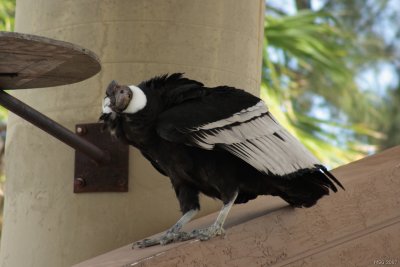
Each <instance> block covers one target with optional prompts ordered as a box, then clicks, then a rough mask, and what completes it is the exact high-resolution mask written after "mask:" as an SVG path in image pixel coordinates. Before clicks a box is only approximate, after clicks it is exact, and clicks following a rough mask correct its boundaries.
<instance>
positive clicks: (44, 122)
mask: <svg viewBox="0 0 400 267" xmlns="http://www.w3.org/2000/svg"><path fill="white" fill-rule="evenodd" d="M0 105H2V106H3V107H5V108H6V109H8V110H10V111H11V112H13V113H15V114H17V115H18V116H20V117H21V118H23V119H25V120H27V121H29V122H30V123H32V124H33V125H35V126H37V127H39V128H40V129H42V130H43V131H45V132H47V133H49V134H50V135H52V136H54V137H55V138H57V139H58V140H60V141H62V142H64V143H65V144H67V145H68V146H70V147H72V148H74V149H76V150H79V151H82V152H83V153H85V154H86V155H87V156H89V157H90V158H92V159H94V160H95V161H96V162H97V163H100V164H104V163H107V162H109V161H110V158H109V155H108V154H107V153H106V152H105V151H103V150H101V149H100V148H98V147H97V146H95V145H93V144H92V143H90V142H88V141H86V140H84V139H83V138H81V137H79V136H77V135H76V134H75V133H73V132H71V131H70V130H68V129H67V128H65V127H64V126H62V125H60V124H58V123H57V122H55V121H53V120H52V119H50V118H48V117H46V116H45V115H43V114H42V113H40V112H39V111H37V110H35V109H33V108H32V107H30V106H28V105H27V104H25V103H24V102H22V101H20V100H18V99H16V98H15V97H13V96H11V95H10V94H8V93H6V92H4V91H3V90H0Z"/></svg>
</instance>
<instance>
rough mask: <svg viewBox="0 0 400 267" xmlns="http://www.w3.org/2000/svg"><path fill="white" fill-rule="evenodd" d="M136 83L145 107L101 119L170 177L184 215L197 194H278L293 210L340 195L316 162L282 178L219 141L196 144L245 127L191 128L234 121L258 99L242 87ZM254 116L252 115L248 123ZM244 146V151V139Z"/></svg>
mask: <svg viewBox="0 0 400 267" xmlns="http://www.w3.org/2000/svg"><path fill="white" fill-rule="evenodd" d="M138 87H139V88H141V89H142V91H143V92H144V94H145V95H146V98H147V103H146V106H145V107H144V108H143V109H142V110H140V111H138V112H137V113H134V114H125V113H116V114H115V115H114V116H110V115H109V114H103V115H102V116H101V119H102V120H103V121H104V122H105V124H106V125H107V127H108V128H109V129H110V130H112V131H113V132H115V133H116V135H117V136H118V137H119V138H120V139H122V140H123V141H125V142H127V143H128V144H131V145H133V146H135V147H137V148H138V149H139V150H140V151H141V152H142V154H143V155H144V156H145V157H146V159H148V160H149V161H150V162H151V163H152V165H153V166H154V167H155V168H156V169H157V170H158V171H159V172H160V173H162V174H163V175H166V176H168V177H169V178H170V179H171V183H172V185H173V187H174V189H175V193H176V196H177V198H178V200H179V203H180V206H181V210H182V212H186V211H188V210H190V209H193V208H198V207H199V200H198V194H199V193H203V194H205V195H208V196H210V197H213V198H219V199H221V200H222V201H223V202H224V203H227V202H228V201H229V200H230V199H231V198H232V196H233V195H234V194H235V191H239V195H238V197H237V199H236V202H235V203H245V202H247V201H249V200H251V199H254V198H256V197H257V196H258V195H274V196H280V197H282V198H283V199H284V200H286V201H287V202H288V203H290V204H291V205H293V206H295V207H310V206H312V205H314V204H315V203H316V202H317V200H318V199H320V198H321V197H323V196H324V195H328V194H329V191H330V190H331V191H333V192H336V191H337V188H336V186H335V183H336V184H337V185H339V186H340V187H341V188H343V186H342V185H341V184H340V182H339V181H338V180H337V179H336V178H335V177H334V176H333V175H332V174H331V173H330V172H329V171H328V170H327V169H326V168H325V167H324V166H322V165H319V164H316V165H311V166H309V167H306V168H298V169H296V171H294V172H291V173H287V174H285V175H277V174H276V173H272V172H262V171H259V170H257V169H256V168H255V167H254V166H253V165H251V164H249V163H248V162H246V161H245V160H243V159H241V158H239V157H237V156H236V155H235V154H234V153H231V152H230V151H229V150H228V149H226V146H227V144H223V143H221V144H218V143H217V144H215V147H213V148H212V149H210V150H206V149H204V148H202V147H201V146H199V145H198V144H197V143H196V142H197V141H198V140H199V139H200V138H202V137H204V136H207V135H208V136H213V135H216V134H217V133H218V132H219V131H220V130H227V129H228V130H229V129H231V128H232V127H234V126H235V125H243V127H246V125H247V124H246V123H247V122H244V121H241V122H235V121H233V122H232V123H231V124H230V125H228V126H226V127H222V129H218V128H212V129H208V130H207V129H206V130H204V131H199V132H198V133H196V135H195V134H192V132H191V129H194V128H196V127H201V126H202V125H205V124H208V123H213V122H215V121H219V120H223V119H226V118H229V117H231V116H233V115H234V114H237V113H238V112H241V111H243V110H246V109H248V108H251V107H253V106H255V105H256V104H257V103H258V102H259V101H260V99H259V98H257V97H255V96H253V95H251V94H249V93H247V92H245V91H243V90H240V89H236V88H233V87H228V86H220V87H215V88H207V87H204V85H203V84H202V83H200V82H198V81H194V80H190V79H187V78H184V77H183V76H182V74H181V73H175V74H171V75H162V76H158V77H155V78H153V79H150V80H147V81H144V82H142V83H140V84H139V85H138ZM264 115H265V114H261V115H259V116H260V117H261V116H264ZM268 116H269V115H268ZM272 119H273V118H272ZM251 120H254V118H251V119H250V120H249V121H248V122H249V123H250V121H251ZM273 120H274V119H273ZM276 123H277V122H276ZM229 127H230V128H229ZM273 135H274V138H275V139H274V140H276V142H282V143H283V142H285V138H284V137H283V136H281V134H280V133H278V132H274V133H273ZM243 147H244V148H246V144H245V143H244V144H243ZM246 149H249V148H246Z"/></svg>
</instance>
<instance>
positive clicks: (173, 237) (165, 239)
mask: <svg viewBox="0 0 400 267" xmlns="http://www.w3.org/2000/svg"><path fill="white" fill-rule="evenodd" d="M189 239H191V237H190V235H189V234H188V233H186V232H169V231H168V232H166V233H165V234H163V235H162V236H160V237H156V238H151V239H143V240H140V241H138V242H135V243H133V245H132V249H134V248H136V247H137V248H147V247H151V246H155V245H162V246H165V245H167V244H170V243H173V242H181V241H186V240H189Z"/></svg>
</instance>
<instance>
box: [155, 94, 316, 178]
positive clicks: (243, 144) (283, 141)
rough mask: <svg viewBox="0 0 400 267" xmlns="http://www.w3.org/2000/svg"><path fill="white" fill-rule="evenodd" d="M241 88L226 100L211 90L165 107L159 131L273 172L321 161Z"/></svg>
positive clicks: (166, 137) (290, 171)
mask: <svg viewBox="0 0 400 267" xmlns="http://www.w3.org/2000/svg"><path fill="white" fill-rule="evenodd" d="M238 91H239V90H238ZM238 91H232V92H230V91H228V93H227V94H225V100H224V99H223V98H221V99H219V100H216V98H218V97H219V96H218V95H217V96H215V95H213V94H212V93H211V95H210V96H209V99H207V98H206V97H205V98H202V99H201V100H198V101H191V102H190V103H184V104H181V105H178V106H176V107H174V108H172V109H170V110H168V111H166V112H164V114H161V116H160V117H159V123H158V125H157V132H158V134H159V135H160V136H161V137H162V138H164V139H166V140H169V141H172V142H179V143H184V144H186V145H191V146H197V147H200V148H202V149H207V150H212V149H216V148H220V149H224V150H226V151H228V152H230V153H232V154H233V155H235V156H236V157H238V158H240V159H242V160H244V161H245V162H247V163H248V164H250V165H251V166H253V167H254V168H256V169H257V170H259V171H261V172H264V173H268V174H275V175H281V176H283V175H288V174H290V173H293V172H296V171H298V170H301V169H308V168H315V165H316V164H320V163H319V161H318V160H317V159H316V158H315V157H314V156H313V155H312V154H311V153H310V152H309V151H308V150H307V149H306V148H305V147H304V146H303V145H302V144H301V143H300V142H299V141H298V140H297V139H296V138H295V137H293V136H292V135H291V134H290V133H289V132H288V131H287V130H285V129H284V128H283V127H282V126H281V125H280V124H279V123H278V122H277V120H276V119H275V118H274V117H273V116H272V114H271V113H270V112H269V111H268V108H267V106H266V105H265V104H264V102H263V101H261V100H260V99H258V98H256V97H254V96H252V95H250V94H247V93H245V92H243V91H240V92H238ZM232 93H233V94H232ZM230 98H232V99H230ZM235 99H236V100H240V101H239V102H240V103H242V104H237V102H235V101H233V100H235ZM235 103H236V104H235ZM243 103H245V104H243ZM235 107H236V111H235V112H232V110H234V109H235Z"/></svg>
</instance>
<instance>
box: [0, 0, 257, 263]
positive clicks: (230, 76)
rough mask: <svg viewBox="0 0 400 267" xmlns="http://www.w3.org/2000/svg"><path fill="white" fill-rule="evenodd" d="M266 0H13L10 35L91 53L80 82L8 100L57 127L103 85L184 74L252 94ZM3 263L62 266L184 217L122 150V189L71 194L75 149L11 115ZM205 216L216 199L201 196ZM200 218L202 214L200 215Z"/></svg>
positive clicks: (89, 103)
mask: <svg viewBox="0 0 400 267" xmlns="http://www.w3.org/2000/svg"><path fill="white" fill-rule="evenodd" d="M263 6H264V1H262V0H257V1H245V0H235V1H233V0H218V1H214V0H197V1H186V0H170V1H157V0H136V1H132V0H118V1H116V0H114V1H111V0H108V1H105V0H104V1H100V0H80V1H77V0H68V1H65V0H18V1H17V14H16V16H17V17H16V31H18V32H24V33H31V34H37V35H42V36H47V37H52V38H56V39H59V40H65V41H69V42H72V43H76V44H78V45H81V46H83V47H86V48H88V49H90V50H92V51H94V52H95V53H97V54H98V55H99V57H100V58H101V61H102V67H103V70H102V72H101V73H100V74H99V75H97V76H95V77H93V78H91V79H89V80H87V81H85V82H81V83H79V84H74V85H70V86H63V87H57V88H47V89H37V90H20V91H18V92H15V93H14V95H15V96H16V97H18V98H19V99H21V100H23V101H25V102H26V103H28V104H29V105H31V106H33V107H35V108H37V109H38V110H39V111H41V112H43V113H45V114H46V115H47V116H49V117H51V118H53V119H55V120H56V121H58V122H60V123H61V124H63V125H64V126H66V127H68V128H70V129H73V128H74V125H75V124H77V123H86V122H95V121H97V118H98V116H99V113H100V105H101V99H102V97H103V94H104V90H105V86H106V85H107V84H108V83H109V82H110V80H112V79H115V80H117V81H118V82H119V83H128V84H131V83H133V84H135V83H138V82H139V81H141V80H143V79H147V78H150V77H152V76H153V75H157V74H162V73H166V72H169V73H172V72H185V73H186V75H187V76H189V77H191V78H195V79H199V80H201V81H202V82H204V83H205V84H206V85H209V86H213V85H221V84H228V85H234V86H236V87H240V88H243V89H246V90H248V91H250V92H252V93H254V94H258V90H259V85H260V74H261V71H260V68H261V52H262V36H263V35H262V32H263V14H264V13H263V12H264V11H263V8H264V7H263ZM6 157H7V164H6V175H7V183H6V202H5V216H4V228H3V236H2V243H1V251H0V265H1V266H12V267H14V266H40V267H46V266H51V267H53V266H70V265H71V264H73V263H76V262H79V261H82V260H84V259H87V258H90V257H93V256H95V255H98V254H100V253H102V252H105V251H109V250H111V249H113V248H116V247H118V246H121V245H124V244H126V243H129V242H131V241H133V240H137V239H140V238H142V237H144V236H148V235H149V234H152V233H155V232H159V231H161V230H163V229H166V228H167V227H169V226H170V225H171V224H172V223H174V222H175V220H176V219H177V218H178V217H179V216H180V214H179V208H178V205H177V201H176V200H175V196H174V193H173V190H172V189H171V185H170V184H169V181H168V179H166V178H165V177H161V176H160V175H158V174H157V173H156V171H155V170H153V168H152V167H151V166H150V164H149V163H148V162H146V161H145V160H144V159H143V158H142V157H141V156H140V155H139V153H138V151H137V150H135V149H131V150H130V159H129V160H130V170H129V172H130V174H129V179H130V181H129V192H128V193H94V194H79V195H77V194H74V193H73V192H72V181H73V173H74V152H73V150H72V149H70V148H69V147H67V146H65V145H64V144H62V143H61V142H59V141H57V140H55V139H54V138H52V137H50V136H48V135H47V134H45V133H44V132H42V131H41V130H39V129H36V128H35V127H33V126H32V125H30V124H29V123H27V122H25V121H23V120H21V119H20V118H18V117H16V116H14V115H10V118H9V124H8V132H7V144H6ZM202 204H203V205H202V206H203V210H204V212H206V213H208V212H210V211H212V210H215V208H216V207H219V205H220V204H219V203H215V202H212V201H210V200H207V201H202ZM203 214H204V213H203Z"/></svg>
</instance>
